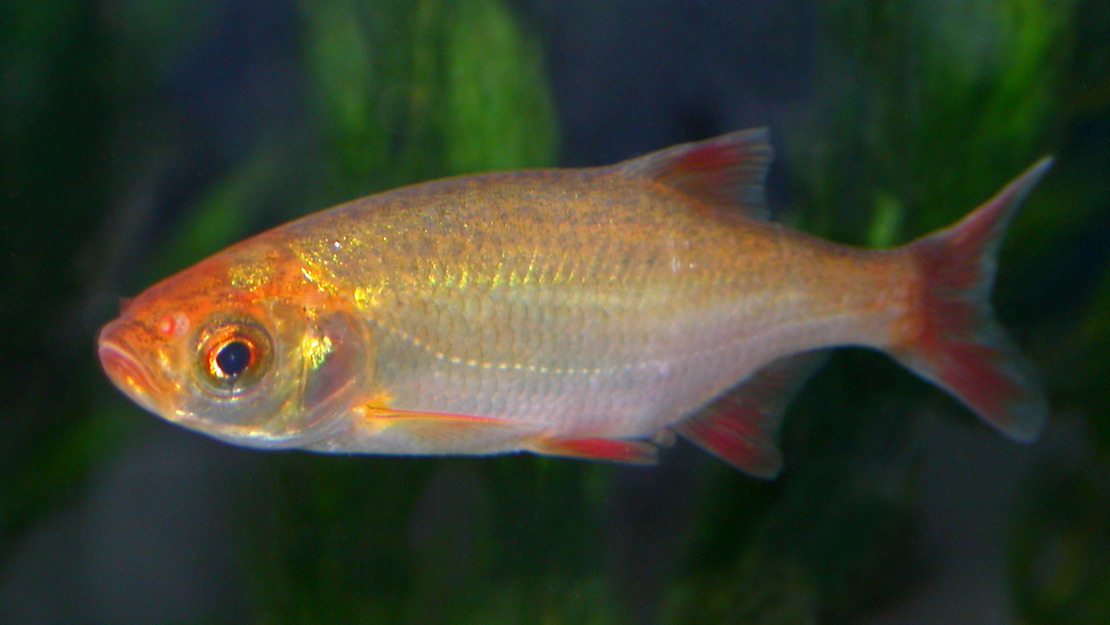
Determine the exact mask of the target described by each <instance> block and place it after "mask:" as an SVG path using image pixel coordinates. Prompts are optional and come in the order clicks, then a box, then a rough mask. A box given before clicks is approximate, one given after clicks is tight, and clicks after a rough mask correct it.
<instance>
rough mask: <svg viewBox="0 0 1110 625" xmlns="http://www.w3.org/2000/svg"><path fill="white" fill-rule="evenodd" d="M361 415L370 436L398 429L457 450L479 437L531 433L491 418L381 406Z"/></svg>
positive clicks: (512, 424)
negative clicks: (468, 441)
mask: <svg viewBox="0 0 1110 625" xmlns="http://www.w3.org/2000/svg"><path fill="white" fill-rule="evenodd" d="M361 412H362V419H361V423H360V425H361V426H362V428H364V430H365V431H366V432H368V433H372V434H373V433H378V432H381V431H383V430H386V429H392V428H398V429H401V430H404V431H405V432H406V433H407V434H409V435H410V436H412V437H413V438H417V439H421V440H424V441H426V442H428V443H429V444H431V445H435V444H442V445H443V447H445V448H448V447H456V446H458V445H459V444H460V441H464V440H473V439H476V438H478V437H488V438H493V437H497V438H504V437H506V436H508V435H510V434H511V433H512V432H513V431H517V430H523V431H527V428H526V426H524V425H522V424H520V423H516V422H513V421H506V420H504V419H495V418H491V417H476V416H472V415H458V414H446V413H437V412H414V411H408V410H395V409H393V408H380V407H370V408H364V409H363V410H362V411H361ZM522 435H523V432H522Z"/></svg>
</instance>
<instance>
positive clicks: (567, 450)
mask: <svg viewBox="0 0 1110 625" xmlns="http://www.w3.org/2000/svg"><path fill="white" fill-rule="evenodd" d="M361 412H362V419H361V424H360V425H361V427H362V428H363V431H364V432H365V433H367V434H371V435H372V434H377V433H380V432H383V431H385V430H387V429H394V428H396V429H399V430H402V431H403V432H404V434H405V435H407V438H411V439H415V440H418V441H420V444H419V447H420V448H421V449H424V450H426V451H427V452H428V453H460V452H461V450H464V449H465V450H468V451H470V452H471V453H499V452H511V451H530V452H532V453H536V454H540V455H544V456H559V457H564V458H578V459H582V460H606V461H610V462H624V463H629V464H655V462H656V447H655V445H653V444H652V443H649V442H646V441H626V440H610V439H604V438H554V437H551V436H549V435H547V434H544V433H542V432H538V431H537V426H536V425H533V424H527V423H520V422H517V421H507V420H505V419H497V418H491V417H476V416H472V415H458V414H444V413H434V412H412V411H406V410H396V409H393V408H383V407H368V408H364V409H363V410H362V411H361ZM475 450H479V451H477V452H475Z"/></svg>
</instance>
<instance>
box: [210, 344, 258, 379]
mask: <svg viewBox="0 0 1110 625" xmlns="http://www.w3.org/2000/svg"><path fill="white" fill-rule="evenodd" d="M250 363H251V347H250V345H247V344H246V343H244V342H243V341H232V342H230V343H228V344H227V345H224V346H223V347H221V348H220V351H219V352H218V353H217V354H216V366H217V367H219V368H220V371H222V372H223V374H224V375H226V376H227V377H229V378H235V377H238V376H239V375H240V374H242V373H243V372H244V371H246V370H247V365H249V364H250Z"/></svg>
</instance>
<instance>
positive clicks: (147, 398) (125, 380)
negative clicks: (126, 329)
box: [97, 321, 160, 413]
mask: <svg viewBox="0 0 1110 625" xmlns="http://www.w3.org/2000/svg"><path fill="white" fill-rule="evenodd" d="M119 323H120V322H118V321H115V322H112V323H110V324H108V325H107V326H105V327H104V329H103V330H102V331H101V332H100V339H99V341H98V344H97V355H98V356H99V357H100V366H102V367H103V368H104V372H105V373H107V374H108V378H109V379H111V380H112V383H113V384H115V385H116V387H118V388H119V389H120V390H121V391H123V392H124V393H126V394H127V396H128V397H130V398H131V399H132V400H134V401H135V402H137V403H138V404H139V405H140V406H142V407H143V408H145V409H147V410H149V411H151V412H154V413H159V412H160V411H159V409H158V404H157V403H156V402H155V401H154V391H155V389H156V385H155V382H154V376H153V374H152V372H151V371H150V369H149V368H148V367H147V366H146V365H144V364H143V363H142V362H141V361H140V360H139V359H138V358H137V357H136V356H135V351H134V350H133V349H131V348H129V347H128V346H127V344H126V341H125V340H123V337H121V336H119V335H120V334H121V332H120V330H121V329H122V328H121V326H120V325H119Z"/></svg>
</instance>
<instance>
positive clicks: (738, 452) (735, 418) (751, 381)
mask: <svg viewBox="0 0 1110 625" xmlns="http://www.w3.org/2000/svg"><path fill="white" fill-rule="evenodd" d="M827 356H828V354H827V353H824V352H803V353H801V354H795V355H793V356H787V357H786V358H782V359H779V360H776V361H775V362H773V363H771V364H769V365H767V366H766V367H764V368H763V369H760V370H759V371H757V372H756V373H754V374H753V375H752V376H751V377H750V378H748V379H747V380H744V381H743V382H741V383H740V384H738V385H737V386H736V387H734V388H733V389H732V390H730V391H729V392H728V393H725V394H724V395H722V396H721V397H719V398H717V400H716V401H714V402H713V403H711V404H709V405H708V406H706V407H705V408H702V409H701V410H700V411H698V412H697V413H695V414H694V415H693V416H691V417H690V418H689V419H687V420H686V421H683V422H682V423H681V424H679V426H678V427H677V428H676V429H677V431H678V433H679V434H681V435H682V436H684V437H686V438H687V439H688V440H689V441H690V442H692V443H694V444H695V445H697V446H698V447H701V448H702V449H704V450H706V451H708V452H710V453H712V454H713V455H715V456H717V457H718V458H720V459H721V460H724V461H725V462H727V463H729V464H731V465H732V466H734V467H736V468H737V469H740V470H741V471H744V472H745V473H748V474H749V475H753V476H755V477H761V478H764V479H773V478H774V477H776V476H777V475H778V474H779V471H781V470H782V453H781V452H780V451H779V447H778V437H779V428H780V426H781V425H782V417H783V415H784V414H785V413H786V408H787V406H788V405H789V404H790V400H791V399H793V398H794V394H795V393H797V391H798V389H799V388H801V386H802V385H803V384H805V382H806V380H808V379H809V377H810V376H811V375H812V374H813V372H814V371H816V370H817V369H818V368H820V367H821V365H823V364H824V363H825V360H826V359H827Z"/></svg>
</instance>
